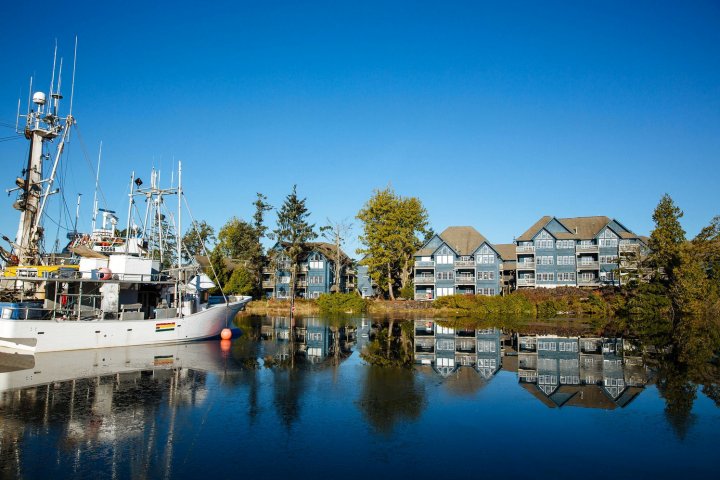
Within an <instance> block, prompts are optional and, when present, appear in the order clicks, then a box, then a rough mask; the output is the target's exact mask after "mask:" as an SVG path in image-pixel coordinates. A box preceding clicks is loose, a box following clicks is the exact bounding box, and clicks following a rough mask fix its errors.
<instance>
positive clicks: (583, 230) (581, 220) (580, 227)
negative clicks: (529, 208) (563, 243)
mask: <svg viewBox="0 0 720 480" xmlns="http://www.w3.org/2000/svg"><path fill="white" fill-rule="evenodd" d="M553 218H555V220H557V221H558V222H559V223H560V224H561V225H562V226H563V227H565V228H566V229H567V230H568V231H569V232H555V233H553V232H550V234H551V235H552V236H553V237H555V238H557V239H558V240H591V239H593V238H595V237H597V235H598V234H599V233H600V231H601V230H602V229H603V228H605V227H607V226H608V225H609V224H610V223H611V222H612V221H613V219H611V218H610V217H606V216H604V215H598V216H594V217H570V218H557V217H551V216H549V215H546V216H544V217H542V218H540V220H538V221H537V222H535V223H534V224H533V226H532V227H530V228H529V229H528V230H527V231H525V233H523V234H522V235H520V236H519V237H518V238H517V239H516V241H519V242H529V241H531V240H532V239H533V238H534V237H535V235H537V234H538V232H540V230H542V229H543V228H544V227H545V226H546V225H547V224H548V223H550V222H551V221H552V219H553ZM616 223H618V224H619V222H617V221H616ZM621 226H622V225H621ZM623 228H624V227H623ZM616 233H617V234H618V236H620V238H624V239H628V238H641V237H638V236H637V235H635V234H634V233H631V232H616Z"/></svg>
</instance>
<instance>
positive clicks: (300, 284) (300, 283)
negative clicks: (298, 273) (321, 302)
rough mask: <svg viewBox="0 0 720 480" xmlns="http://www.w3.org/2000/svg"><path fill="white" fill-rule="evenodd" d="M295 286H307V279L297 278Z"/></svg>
mask: <svg viewBox="0 0 720 480" xmlns="http://www.w3.org/2000/svg"><path fill="white" fill-rule="evenodd" d="M296 286H298V287H307V286H308V282H307V280H298V281H297V284H296Z"/></svg>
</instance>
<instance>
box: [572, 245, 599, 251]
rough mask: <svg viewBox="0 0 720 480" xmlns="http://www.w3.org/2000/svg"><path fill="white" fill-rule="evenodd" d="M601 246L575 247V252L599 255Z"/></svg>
mask: <svg viewBox="0 0 720 480" xmlns="http://www.w3.org/2000/svg"><path fill="white" fill-rule="evenodd" d="M599 248H600V247H599V246H598V245H576V246H575V252H576V253H597V252H599V251H600V250H599Z"/></svg>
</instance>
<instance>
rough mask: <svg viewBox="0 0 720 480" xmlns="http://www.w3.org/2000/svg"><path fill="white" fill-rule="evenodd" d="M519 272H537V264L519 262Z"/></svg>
mask: <svg viewBox="0 0 720 480" xmlns="http://www.w3.org/2000/svg"><path fill="white" fill-rule="evenodd" d="M517 269H518V270H535V262H518V263H517Z"/></svg>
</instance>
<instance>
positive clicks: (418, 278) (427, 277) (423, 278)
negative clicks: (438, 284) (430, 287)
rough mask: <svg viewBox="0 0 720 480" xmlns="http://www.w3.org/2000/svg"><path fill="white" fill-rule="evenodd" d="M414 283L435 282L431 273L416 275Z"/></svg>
mask: <svg viewBox="0 0 720 480" xmlns="http://www.w3.org/2000/svg"><path fill="white" fill-rule="evenodd" d="M414 281H415V285H418V284H420V283H435V277H434V276H433V275H416V276H415V280H414Z"/></svg>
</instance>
